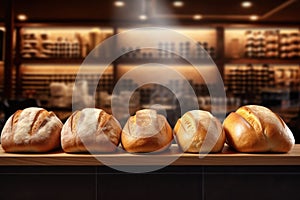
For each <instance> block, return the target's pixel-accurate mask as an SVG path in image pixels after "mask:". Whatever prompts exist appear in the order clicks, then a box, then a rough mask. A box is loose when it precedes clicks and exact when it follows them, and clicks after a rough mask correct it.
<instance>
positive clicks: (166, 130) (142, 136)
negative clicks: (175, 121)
mask: <svg viewBox="0 0 300 200" xmlns="http://www.w3.org/2000/svg"><path fill="white" fill-rule="evenodd" d="M172 140H173V133H172V129H171V127H170V125H169V123H168V122H167V120H166V118H165V117H164V116H163V115H160V114H157V113H156V111H155V110H151V109H144V110H139V111H137V112H136V115H135V116H131V117H130V118H129V119H128V121H127V123H126V124H125V126H124V128H123V132H122V136H121V143H122V146H123V148H124V149H125V150H126V151H128V152H132V153H133V152H134V153H137V152H159V151H163V150H165V149H167V148H168V147H169V146H170V144H171V143H172Z"/></svg>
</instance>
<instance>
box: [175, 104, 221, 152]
mask: <svg viewBox="0 0 300 200" xmlns="http://www.w3.org/2000/svg"><path fill="white" fill-rule="evenodd" d="M174 132H175V135H176V139H177V143H178V144H179V146H180V148H181V149H182V150H183V151H185V152H192V153H199V152H200V151H201V152H218V151H221V150H222V148H223V145H224V143H225V133H224V131H223V129H222V125H221V123H220V121H219V120H218V119H217V118H215V117H214V116H213V115H212V114H211V113H210V112H207V111H203V110H191V111H188V112H187V113H185V114H184V115H183V116H182V117H181V118H180V119H179V120H178V121H177V123H176V125H175V127H174Z"/></svg>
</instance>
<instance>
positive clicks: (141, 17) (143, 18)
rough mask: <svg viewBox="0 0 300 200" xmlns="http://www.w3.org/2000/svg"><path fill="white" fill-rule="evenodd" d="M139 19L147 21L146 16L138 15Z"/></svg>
mask: <svg viewBox="0 0 300 200" xmlns="http://www.w3.org/2000/svg"><path fill="white" fill-rule="evenodd" d="M139 19H140V20H143V21H145V20H147V19H148V17H147V15H140V16H139Z"/></svg>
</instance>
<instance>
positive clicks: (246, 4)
mask: <svg viewBox="0 0 300 200" xmlns="http://www.w3.org/2000/svg"><path fill="white" fill-rule="evenodd" d="M241 6H242V7H243V8H250V7H251V6H252V2H251V1H243V2H242V3H241Z"/></svg>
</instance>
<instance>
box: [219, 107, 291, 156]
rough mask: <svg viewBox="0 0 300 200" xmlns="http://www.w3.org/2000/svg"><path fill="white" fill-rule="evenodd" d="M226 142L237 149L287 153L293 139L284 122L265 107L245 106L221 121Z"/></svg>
mask: <svg viewBox="0 0 300 200" xmlns="http://www.w3.org/2000/svg"><path fill="white" fill-rule="evenodd" d="M223 127H224V130H225V133H226V138H227V143H228V145H230V146H231V147H233V148H234V149H235V150H237V151H239V152H282V153H284V152H288V151H290V150H291V149H292V147H293V145H294V144H295V139H294V136H293V134H292V132H291V131H290V129H289V128H288V127H287V125H286V124H285V123H284V121H283V120H282V119H281V118H280V117H279V116H278V115H276V114H275V113H274V112H272V111H271V110H269V109H268V108H266V107H263V106H258V105H247V106H243V107H240V108H239V109H238V110H237V111H236V112H232V113H230V114H229V115H228V116H227V118H226V119H225V120H224V122H223Z"/></svg>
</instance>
